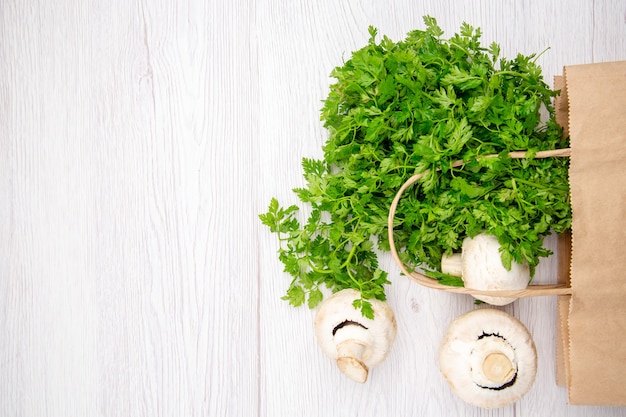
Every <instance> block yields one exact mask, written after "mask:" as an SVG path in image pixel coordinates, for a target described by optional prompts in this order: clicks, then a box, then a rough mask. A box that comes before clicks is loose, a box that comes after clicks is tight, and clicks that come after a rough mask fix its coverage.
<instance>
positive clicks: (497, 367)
mask: <svg viewBox="0 0 626 417" xmlns="http://www.w3.org/2000/svg"><path fill="white" fill-rule="evenodd" d="M483 374H484V375H485V377H487V379H489V380H490V381H492V382H495V383H499V384H503V383H505V382H509V381H510V380H511V379H513V377H514V376H515V367H514V366H513V363H511V360H510V359H509V358H508V357H507V356H506V355H505V354H504V353H501V352H494V353H490V354H488V355H487V356H486V357H485V359H484V360H483Z"/></svg>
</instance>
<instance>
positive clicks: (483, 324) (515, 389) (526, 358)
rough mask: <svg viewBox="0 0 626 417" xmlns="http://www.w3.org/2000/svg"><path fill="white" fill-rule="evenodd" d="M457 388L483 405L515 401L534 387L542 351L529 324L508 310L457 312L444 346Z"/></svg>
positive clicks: (446, 369) (444, 366) (442, 357)
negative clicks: (524, 323)
mask: <svg viewBox="0 0 626 417" xmlns="http://www.w3.org/2000/svg"><path fill="white" fill-rule="evenodd" d="M439 367H440V369H441V372H442V374H443V375H444V377H445V378H446V380H447V381H448V383H449V385H450V387H451V388H452V391H453V392H454V393H455V394H456V395H457V396H458V397H460V398H461V399H462V400H463V401H465V402H467V403H469V404H472V405H475V406H478V407H483V408H497V407H504V406H506V405H509V404H512V403H514V402H516V401H517V400H519V399H520V398H521V397H522V396H524V395H525V394H526V393H527V392H528V390H530V388H531V387H532V385H533V383H534V381H535V376H536V374H537V352H536V349H535V343H534V342H533V339H532V336H531V335H530V333H529V332H528V329H527V328H526V327H525V326H524V325H523V324H522V323H521V322H520V321H519V320H517V319H516V318H515V317H513V316H511V315H510V314H508V313H505V312H504V311H500V310H496V309H492V308H481V309H477V310H473V311H470V312H468V313H465V314H463V315H461V316H459V317H457V318H456V319H455V320H454V321H453V322H452V323H451V324H450V326H449V327H448V330H447V332H446V334H445V336H444V339H443V341H442V343H441V346H440V348H439Z"/></svg>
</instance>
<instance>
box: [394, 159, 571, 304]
mask: <svg viewBox="0 0 626 417" xmlns="http://www.w3.org/2000/svg"><path fill="white" fill-rule="evenodd" d="M527 155H528V152H527V151H514V152H509V156H510V157H511V158H513V159H521V158H526V157H527ZM498 156H499V155H498V154H490V155H485V156H484V158H495V157H498ZM570 156H571V148H562V149H552V150H547V151H539V152H537V153H535V154H534V155H533V157H534V158H551V157H570ZM464 163H465V162H464V161H462V160H458V161H455V162H454V163H452V166H451V167H459V166H462V165H463V164H464ZM427 172H428V171H424V172H422V173H420V174H415V175H413V176H411V177H410V178H409V179H408V180H407V181H406V182H405V183H404V184H402V186H401V187H400V189H399V190H398V192H397V193H396V195H395V197H394V199H393V201H392V203H391V206H390V208H389V216H388V218H387V233H388V238H389V246H390V249H391V255H392V257H393V259H394V261H395V262H396V264H397V265H398V266H399V267H400V270H401V271H402V272H403V273H404V275H406V276H407V277H408V278H410V279H412V280H413V281H415V282H417V283H419V284H421V285H423V286H425V287H429V288H433V289H437V290H443V291H447V292H453V293H460V294H469V295H473V296H476V295H478V296H492V297H516V298H523V297H531V296H542V295H568V294H572V289H571V287H569V286H568V285H566V284H541V285H529V286H528V287H527V288H526V289H523V290H477V289H473V288H467V287H455V286H451V285H444V284H441V283H440V282H439V281H437V280H436V279H434V278H431V277H428V276H426V275H424V274H422V273H420V272H418V271H415V270H413V271H412V270H410V269H409V268H408V267H407V266H406V265H405V264H404V262H402V260H401V259H400V255H399V254H398V251H397V248H396V243H395V240H394V233H393V230H394V229H393V220H394V218H395V215H396V209H397V207H398V203H399V202H400V198H401V197H402V194H403V193H404V191H406V190H407V189H408V188H409V187H410V186H412V185H413V184H415V183H416V182H417V181H418V180H419V179H420V178H422V177H423V176H424V175H425V174H426V173H427Z"/></svg>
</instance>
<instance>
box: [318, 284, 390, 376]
mask: <svg viewBox="0 0 626 417" xmlns="http://www.w3.org/2000/svg"><path fill="white" fill-rule="evenodd" d="M360 299H362V295H361V293H359V292H358V291H356V290H354V289H345V290H341V291H339V292H337V293H335V294H333V295H332V296H330V297H329V298H327V299H326V300H324V302H322V303H321V304H320V306H319V308H318V310H317V314H316V315H315V335H316V337H317V340H318V343H319V345H320V347H321V348H322V351H323V352H324V354H326V356H328V357H329V358H331V359H333V360H334V361H335V362H336V364H337V367H338V368H339V369H340V370H341V372H342V373H343V374H344V375H346V376H347V377H349V378H350V379H352V380H353V381H355V382H359V383H364V382H365V381H367V378H368V374H369V371H370V369H372V368H373V367H374V366H376V365H378V364H379V363H380V362H382V361H383V360H384V359H385V357H386V356H387V354H388V353H389V351H390V349H391V345H392V343H393V341H394V339H395V336H396V329H397V326H396V319H395V316H394V314H393V311H392V310H391V308H390V307H389V305H387V303H385V302H384V301H380V300H376V299H371V300H370V302H371V304H372V308H373V312H374V318H373V319H370V318H367V317H364V316H363V315H362V314H361V312H360V311H359V310H357V309H355V308H354V302H355V300H360Z"/></svg>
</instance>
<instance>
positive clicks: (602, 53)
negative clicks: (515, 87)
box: [0, 0, 626, 417]
mask: <svg viewBox="0 0 626 417" xmlns="http://www.w3.org/2000/svg"><path fill="white" fill-rule="evenodd" d="M625 13H626V4H624V2H623V1H621V0H607V1H602V2H599V1H596V2H590V1H584V0H577V1H572V2H570V4H568V5H567V6H564V5H563V4H562V2H560V1H557V0H547V1H545V0H542V1H540V0H526V1H513V0H507V1H501V2H496V1H489V0H472V1H470V0H468V1H462V2H454V3H452V2H450V3H446V2H441V1H434V0H427V1H421V2H413V1H409V0H392V1H387V2H376V1H371V0H362V1H352V0H351V1H330V0H320V1H316V2H309V1H302V0H296V1H282V2H279V1H270V0H259V1H256V2H253V1H246V0H236V1H229V2H219V1H208V2H205V1H200V0H193V1H182V0H172V1H157V0H154V1H148V0H140V1H122V0H111V1H109V2H97V1H93V0H90V1H84V2H78V1H76V2H74V1H70V0H62V1H58V2H49V3H48V4H42V3H41V2H37V3H35V2H32V1H21V2H20V1H15V0H7V1H3V2H1V3H0V191H1V195H0V257H1V258H0V259H1V262H0V415H3V416H29V417H30V416H51V417H56V416H59V417H60V416H86V415H89V416H192V415H198V416H200V415H202V416H206V415H209V416H246V417H247V416H268V417H275V416H322V415H323V416H347V415H356V416H405V415H406V416H409V415H458V416H462V415H466V416H521V415H524V416H525V415H528V416H550V415H564V416H623V415H626V408H608V407H571V406H568V405H567V394H566V391H565V389H564V388H561V387H557V386H556V385H555V382H554V381H555V373H554V349H555V345H556V342H555V325H556V317H555V314H556V313H555V308H556V306H555V300H554V299H551V298H541V299H530V300H520V301H518V302H516V303H515V304H514V305H512V306H509V307H507V310H508V311H510V312H512V313H513V314H515V315H516V316H517V317H519V318H520V319H521V320H522V321H523V322H525V323H526V324H527V326H528V327H529V328H530V330H531V331H532V333H533V335H534V338H535V342H536V344H537V348H538V352H539V357H540V362H539V365H540V367H539V374H538V379H537V381H536V383H535V385H534V387H533V388H532V390H531V391H530V392H529V393H528V395H527V396H526V397H525V398H524V399H522V400H521V401H520V402H518V403H517V404H515V405H513V406H510V407H507V408H504V409H499V410H481V409H477V408H474V407H471V406H468V405H466V404H464V403H462V402H461V401H460V400H458V399H457V398H456V397H454V396H453V394H452V393H451V392H450V389H449V388H448V386H447V385H446V383H445V381H443V379H442V377H441V375H440V373H439V371H438V367H437V363H436V351H437V348H438V343H439V341H440V340H441V338H442V336H443V333H444V331H445V329H446V327H447V325H448V323H449V322H450V321H451V320H452V319H453V318H454V317H456V316H458V315H459V314H461V313H463V312H465V311H468V310H469V309H471V308H473V303H472V300H471V299H469V298H467V297H462V296H457V295H452V294H448V293H442V292H435V291H433V290H428V289H425V288H422V287H420V286H418V285H417V284H414V283H412V282H410V281H408V280H407V279H406V278H404V277H401V276H400V275H399V273H398V271H397V268H396V267H395V265H394V264H393V262H392V261H391V259H390V257H389V256H388V254H384V255H383V256H382V257H381V262H382V264H383V265H384V266H385V267H386V269H387V270H388V271H390V279H391V281H392V285H391V286H390V287H389V289H388V297H389V303H390V304H391V306H392V307H393V309H394V311H395V312H396V316H397V320H398V337H397V340H396V343H395V345H394V347H393V350H392V352H391V355H390V356H389V358H388V359H387V360H386V361H385V362H384V363H383V364H381V365H379V367H377V368H375V369H374V370H373V371H372V372H371V375H370V379H369V381H368V382H367V383H366V384H364V385H357V384H355V383H353V382H351V381H349V380H347V379H346V378H345V377H343V375H341V374H340V373H339V371H338V370H337V369H336V367H335V366H334V364H332V363H331V361H330V360H328V359H327V358H325V357H324V356H323V355H322V353H321V351H320V350H319V349H318V348H317V345H316V342H315V339H314V336H313V329H312V320H313V316H314V312H312V311H309V310H307V309H306V308H299V309H294V308H292V307H290V306H289V305H287V303H286V302H284V301H282V300H281V299H280V297H281V296H282V294H283V293H284V291H285V289H286V288H287V285H288V283H289V278H288V277H287V276H286V275H285V274H284V273H283V272H282V268H281V265H280V264H279V262H278V260H277V258H276V248H277V246H276V245H277V243H276V241H275V237H274V236H273V235H271V234H270V233H269V231H268V230H266V229H265V228H264V227H263V226H262V225H260V222H259V221H258V218H257V215H258V214H259V213H261V212H262V211H264V210H265V208H266V206H267V204H268V203H269V199H270V198H271V197H272V196H275V197H277V198H279V199H280V200H281V202H284V203H295V202H296V200H295V196H294V195H293V193H291V191H290V190H291V189H292V188H294V187H298V186H301V185H302V184H303V180H302V177H301V171H300V159H301V157H303V156H309V157H320V156H321V146H322V145H323V143H324V140H325V137H326V133H325V131H324V129H323V128H322V126H321V123H320V122H319V109H320V106H321V100H323V99H324V98H325V96H326V94H327V91H328V85H329V83H330V82H331V79H330V78H329V73H330V71H331V69H332V68H333V67H335V66H337V65H340V64H341V62H342V59H344V58H347V57H348V56H349V54H350V52H351V51H353V50H355V49H356V48H358V47H360V46H362V45H363V44H364V43H365V42H366V40H367V38H368V34H367V26H368V25H370V24H372V25H374V26H376V27H378V28H379V33H381V35H382V34H386V35H388V36H390V37H391V38H392V39H396V40H397V39H400V38H402V37H403V36H404V35H405V34H406V32H408V31H409V30H412V29H415V28H419V27H421V25H422V21H421V17H422V16H423V15H424V14H432V15H433V16H435V17H436V18H437V19H438V20H439V23H440V24H441V26H442V27H443V28H444V29H445V30H446V32H447V33H448V34H452V33H453V32H454V31H455V30H456V29H457V28H458V26H459V25H460V24H461V22H463V21H467V22H468V23H471V24H474V25H478V26H481V27H482V28H483V31H484V34H485V35H484V36H485V41H486V42H487V41H491V40H497V41H498V42H500V43H501V45H502V50H503V53H505V54H508V55H510V54H514V53H516V52H517V51H520V52H522V53H532V52H540V51H542V50H544V49H545V48H547V47H550V48H551V49H549V50H548V51H546V52H545V53H544V54H543V55H541V57H540V58H539V62H540V63H541V65H542V66H543V67H544V72H545V77H546V79H547V80H551V79H552V76H553V75H555V74H558V73H560V71H561V69H562V67H563V65H570V64H576V63H588V62H599V61H608V60H618V59H626V21H625V17H624V16H625ZM550 244H552V245H553V244H554V241H553V240H552V241H551V242H550ZM554 261H555V259H554V258H551V259H549V260H547V261H546V262H545V263H544V264H542V265H541V267H540V271H539V273H538V277H537V279H539V280H549V279H551V277H552V276H553V275H554V270H555V262H554Z"/></svg>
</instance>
